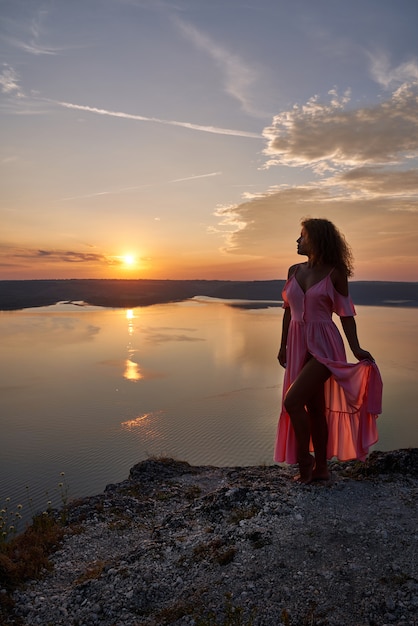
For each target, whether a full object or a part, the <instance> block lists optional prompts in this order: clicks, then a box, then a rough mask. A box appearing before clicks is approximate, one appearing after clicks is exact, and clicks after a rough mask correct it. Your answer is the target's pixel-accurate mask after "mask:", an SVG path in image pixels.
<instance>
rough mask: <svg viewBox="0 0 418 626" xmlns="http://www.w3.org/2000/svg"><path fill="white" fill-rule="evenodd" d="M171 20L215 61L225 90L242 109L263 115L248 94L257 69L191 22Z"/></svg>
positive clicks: (252, 113)
mask: <svg viewBox="0 0 418 626" xmlns="http://www.w3.org/2000/svg"><path fill="white" fill-rule="evenodd" d="M173 21H174V23H175V24H176V25H177V26H178V28H179V29H180V31H181V33H182V34H183V35H184V36H185V37H186V38H187V39H188V40H189V41H191V42H192V43H193V45H194V46H196V48H198V49H199V50H203V51H204V52H206V53H207V54H208V55H209V56H210V57H211V58H212V59H213V60H214V61H215V63H216V65H217V66H218V67H219V68H220V70H221V72H222V73H223V75H224V78H225V90H226V92H227V93H228V94H229V95H230V96H232V97H233V98H235V99H237V100H238V101H239V103H240V104H241V107H242V109H243V110H244V111H245V112H246V113H249V114H250V115H254V116H256V117H265V115H266V114H265V113H261V112H260V111H257V110H256V109H255V108H254V105H253V103H252V98H251V94H250V90H251V89H252V88H253V87H254V84H255V82H256V80H257V78H258V71H256V69H255V68H254V67H250V66H249V65H248V64H247V63H245V62H244V61H243V60H242V59H241V58H240V57H239V56H238V55H237V54H234V53H232V52H231V51H229V50H227V49H226V48H225V47H223V46H221V45H219V44H218V43H216V42H215V41H213V39H211V38H210V37H209V36H208V35H206V34H205V33H202V32H201V31H199V30H198V29H197V28H196V27H195V26H193V25H192V24H190V23H188V22H186V21H184V20H182V19H180V18H178V17H177V18H173Z"/></svg>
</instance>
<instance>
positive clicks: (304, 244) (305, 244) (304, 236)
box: [296, 226, 309, 256]
mask: <svg viewBox="0 0 418 626" xmlns="http://www.w3.org/2000/svg"><path fill="white" fill-rule="evenodd" d="M296 243H297V244H298V249H297V250H298V254H303V255H306V256H309V239H308V233H307V232H306V228H305V227H304V226H302V230H301V233H300V237H299V239H297V240H296Z"/></svg>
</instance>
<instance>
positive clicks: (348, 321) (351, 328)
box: [332, 270, 374, 362]
mask: <svg viewBox="0 0 418 626" xmlns="http://www.w3.org/2000/svg"><path fill="white" fill-rule="evenodd" d="M332 280H333V283H334V287H335V289H336V290H337V291H338V293H340V294H341V295H342V296H348V280H347V275H346V274H345V273H344V272H342V271H341V270H334V272H333V275H332ZM340 319H341V325H342V327H343V330H344V334H345V336H346V337H347V341H348V344H349V346H350V348H351V351H352V353H353V354H354V356H355V357H356V359H358V360H359V361H363V360H365V359H367V360H368V361H373V362H374V358H373V357H372V355H371V354H370V352H368V351H367V350H363V348H361V347H360V343H359V340H358V336H357V325H356V320H355V319H354V317H353V316H352V315H350V316H347V317H340Z"/></svg>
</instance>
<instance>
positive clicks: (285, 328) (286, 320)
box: [277, 263, 299, 367]
mask: <svg viewBox="0 0 418 626" xmlns="http://www.w3.org/2000/svg"><path fill="white" fill-rule="evenodd" d="M298 265H299V263H296V264H295V265H292V266H291V267H289V271H288V272H287V280H289V278H291V277H292V276H293V274H294V273H295V272H296V269H297V267H298ZM291 319H292V314H291V312H290V307H289V306H288V307H286V308H285V310H284V314H283V322H282V340H281V342H280V349H279V354H278V355H277V358H278V359H279V363H280V365H281V366H282V367H286V363H287V356H286V352H287V351H286V346H287V335H288V333H289V324H290V320H291Z"/></svg>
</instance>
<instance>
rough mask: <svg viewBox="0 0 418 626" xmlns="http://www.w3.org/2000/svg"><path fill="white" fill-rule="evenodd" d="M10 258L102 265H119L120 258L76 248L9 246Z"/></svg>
mask: <svg viewBox="0 0 418 626" xmlns="http://www.w3.org/2000/svg"><path fill="white" fill-rule="evenodd" d="M7 254H8V258H9V259H12V260H13V259H16V260H17V259H19V260H22V261H23V260H26V261H30V260H37V261H48V262H51V263H55V262H57V263H93V264H100V265H103V264H104V265H118V264H120V260H118V259H117V258H116V257H111V256H106V255H103V254H95V253H91V252H76V251H74V250H54V249H51V250H48V249H31V248H25V249H22V248H21V249H13V248H12V247H11V246H8V247H7Z"/></svg>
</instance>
